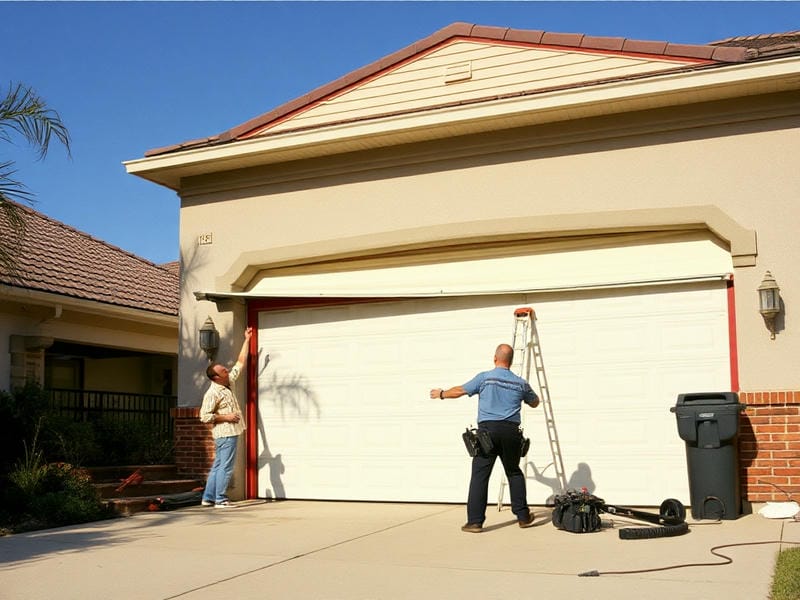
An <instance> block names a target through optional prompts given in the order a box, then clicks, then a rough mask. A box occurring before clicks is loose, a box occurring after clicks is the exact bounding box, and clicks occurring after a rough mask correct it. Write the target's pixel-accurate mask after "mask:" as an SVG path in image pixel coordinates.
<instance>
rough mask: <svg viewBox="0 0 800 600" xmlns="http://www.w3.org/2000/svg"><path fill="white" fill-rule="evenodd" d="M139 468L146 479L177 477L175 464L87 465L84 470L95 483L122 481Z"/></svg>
mask: <svg viewBox="0 0 800 600" xmlns="http://www.w3.org/2000/svg"><path fill="white" fill-rule="evenodd" d="M137 469H138V470H139V471H140V472H141V474H142V476H143V477H144V479H145V480H147V481H152V480H156V479H178V467H177V465H118V466H113V467H88V468H87V469H86V470H87V471H88V472H89V476H90V477H91V478H92V481H94V482H95V483H111V482H113V481H119V482H122V481H123V480H125V479H126V478H127V477H129V476H130V475H131V474H132V473H133V472H134V471H136V470H137Z"/></svg>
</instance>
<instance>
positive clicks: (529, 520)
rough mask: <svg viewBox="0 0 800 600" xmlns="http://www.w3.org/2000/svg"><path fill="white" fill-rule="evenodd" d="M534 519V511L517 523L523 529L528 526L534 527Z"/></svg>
mask: <svg viewBox="0 0 800 600" xmlns="http://www.w3.org/2000/svg"><path fill="white" fill-rule="evenodd" d="M533 519H534V516H533V513H530V514H529V515H528V518H527V519H520V520H519V521H517V523H519V526H520V527H521V528H522V529H527V528H528V527H533Z"/></svg>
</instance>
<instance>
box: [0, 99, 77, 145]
mask: <svg viewBox="0 0 800 600" xmlns="http://www.w3.org/2000/svg"><path fill="white" fill-rule="evenodd" d="M13 132H16V133H18V134H19V135H21V136H22V137H23V138H25V140H26V141H27V142H28V143H29V144H30V145H31V146H33V147H34V148H35V149H36V151H37V153H38V155H39V158H40V159H42V158H44V157H45V156H47V151H48V150H49V148H50V143H51V141H52V139H53V136H55V138H56V139H58V141H60V142H61V144H63V146H64V148H66V150H67V155H71V151H70V137H69V132H68V131H67V128H66V126H65V125H64V123H63V122H62V121H61V116H60V115H59V114H58V113H57V112H56V111H54V110H53V109H51V108H48V107H47V104H46V103H45V101H44V100H43V99H42V98H41V97H40V96H39V95H38V94H37V93H36V92H35V91H34V90H33V89H31V88H29V87H27V86H25V85H23V84H21V83H17V84H10V85H9V88H8V92H7V93H6V94H5V95H4V96H3V97H2V98H0V139H2V140H4V141H7V142H10V141H12V136H11V134H12V133H13Z"/></svg>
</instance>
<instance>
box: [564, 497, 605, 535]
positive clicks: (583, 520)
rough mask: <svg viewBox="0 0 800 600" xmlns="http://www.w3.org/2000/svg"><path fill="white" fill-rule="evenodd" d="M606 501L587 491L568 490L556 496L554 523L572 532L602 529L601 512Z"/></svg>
mask: <svg viewBox="0 0 800 600" xmlns="http://www.w3.org/2000/svg"><path fill="white" fill-rule="evenodd" d="M603 506H605V502H604V501H603V500H602V499H601V498H598V497H597V496H593V495H592V494H590V493H588V492H587V491H585V490H584V491H580V492H578V491H575V490H567V492H566V493H564V494H561V495H559V496H556V497H555V507H554V508H553V525H555V526H556V527H557V528H558V529H563V530H564V531H570V532H572V533H589V532H592V531H598V530H599V529H600V512H601V510H602V507H603Z"/></svg>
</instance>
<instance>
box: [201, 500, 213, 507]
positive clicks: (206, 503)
mask: <svg viewBox="0 0 800 600" xmlns="http://www.w3.org/2000/svg"><path fill="white" fill-rule="evenodd" d="M200 506H214V503H213V502H211V500H203V501H202V502H201V503H200Z"/></svg>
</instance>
